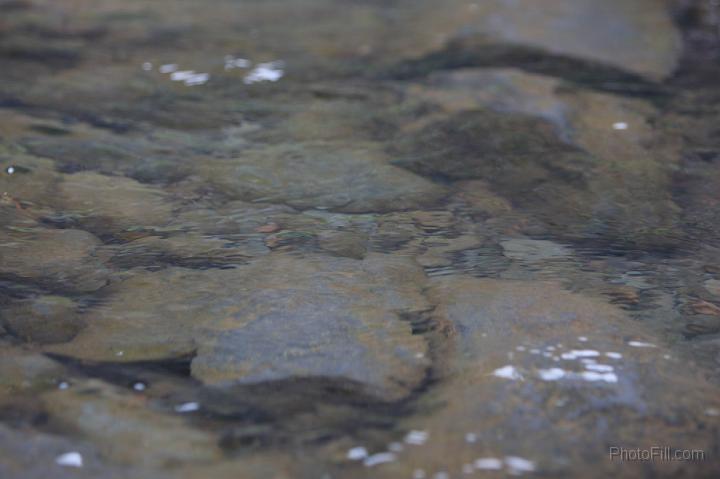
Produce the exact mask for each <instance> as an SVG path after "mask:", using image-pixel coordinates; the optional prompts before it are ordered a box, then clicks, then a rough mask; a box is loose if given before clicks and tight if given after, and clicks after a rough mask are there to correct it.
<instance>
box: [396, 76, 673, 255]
mask: <svg viewBox="0 0 720 479" xmlns="http://www.w3.org/2000/svg"><path fill="white" fill-rule="evenodd" d="M411 91H413V92H414V95H415V98H416V100H415V101H420V102H421V103H424V102H427V103H426V104H427V105H433V107H434V110H433V111H434V112H433V113H432V114H431V115H427V116H426V117H423V118H421V119H420V120H418V121H416V122H414V123H411V124H409V125H408V126H406V127H405V129H404V131H403V132H402V134H401V135H400V136H399V139H398V140H397V141H396V142H395V146H394V151H395V152H396V153H397V156H398V159H397V160H396V163H397V164H399V165H402V166H404V167H407V168H410V169H412V170H413V171H417V172H420V173H423V174H425V175H441V176H445V177H447V178H448V179H451V180H468V179H471V180H483V181H484V182H486V183H487V184H488V185H489V187H490V188H491V190H492V191H493V192H495V193H497V194H499V195H501V196H502V197H504V198H505V199H507V200H508V201H510V202H512V203H513V205H514V206H515V207H516V208H517V209H518V210H520V211H522V212H526V213H530V214H532V215H534V216H535V217H537V218H538V219H541V220H543V221H544V222H545V223H546V225H547V227H548V228H550V230H551V231H552V232H554V233H556V234H559V235H562V236H565V237H567V238H573V239H576V240H578V239H582V240H585V241H600V242H606V243H612V244H614V245H616V246H619V247H639V248H645V249H651V248H657V249H664V248H672V247H673V246H677V244H678V242H679V241H681V239H682V234H681V233H680V232H679V230H678V228H677V227H678V225H679V219H678V214H679V208H678V207H677V205H676V204H675V203H674V202H673V199H672V196H671V194H670V191H671V190H670V187H671V182H672V175H673V171H674V169H675V166H676V165H677V163H678V161H679V157H680V156H679V138H678V137H676V136H674V135H666V134H664V132H663V131H660V130H659V129H657V128H656V127H655V126H654V125H653V119H654V118H655V117H656V116H657V115H658V112H657V111H656V110H655V109H654V108H653V107H652V106H651V105H650V104H648V103H646V102H644V101H641V100H632V99H624V98H618V97H614V96H611V95H607V94H600V93H593V92H588V91H584V90H578V89H568V88H564V87H563V86H562V84H561V83H560V82H558V81H557V80H554V79H551V78H549V77H544V76H540V75H531V74H526V73H520V72H517V71H513V70H461V71H457V72H450V73H443V74H437V75H436V76H434V77H432V78H431V79H430V80H429V81H428V83H427V84H425V85H423V86H421V87H415V88H411ZM461 100H462V101H461ZM461 185H462V187H463V189H465V190H467V187H468V184H467V183H464V184H461Z"/></svg>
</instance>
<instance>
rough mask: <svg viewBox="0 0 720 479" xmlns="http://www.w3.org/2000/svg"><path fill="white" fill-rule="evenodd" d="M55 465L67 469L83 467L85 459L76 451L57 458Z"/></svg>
mask: <svg viewBox="0 0 720 479" xmlns="http://www.w3.org/2000/svg"><path fill="white" fill-rule="evenodd" d="M55 464H57V465H58V466H65V467H83V457H82V454H80V453H79V452H76V451H72V452H66V453H65V454H60V455H59V456H58V457H56V458H55Z"/></svg>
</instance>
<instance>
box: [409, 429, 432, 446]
mask: <svg viewBox="0 0 720 479" xmlns="http://www.w3.org/2000/svg"><path fill="white" fill-rule="evenodd" d="M429 437H430V434H429V433H428V432H427V431H410V432H409V433H407V434H406V435H405V443H407V444H413V445H415V446H422V445H423V444H425V443H426V442H427V440H428V438H429Z"/></svg>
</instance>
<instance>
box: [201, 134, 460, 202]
mask: <svg viewBox="0 0 720 479" xmlns="http://www.w3.org/2000/svg"><path fill="white" fill-rule="evenodd" d="M195 174H196V175H198V176H200V177H201V178H203V179H204V180H205V181H207V182H208V183H209V184H210V185H212V186H214V187H216V188H217V189H219V190H220V191H221V192H223V193H224V194H225V195H227V196H229V197H231V198H235V199H241V200H244V201H254V202H263V203H280V204H285V205H289V206H293V207H296V208H301V209H306V208H316V207H318V208H328V209H331V210H334V211H340V212H345V213H364V212H387V211H396V210H403V209H408V208H413V207H418V206H423V205H428V206H429V205H432V204H434V203H435V202H437V201H438V200H440V199H442V197H443V196H444V195H445V194H446V192H445V190H444V189H443V188H442V187H440V186H437V185H435V184H433V183H431V182H429V181H427V180H425V179H423V178H420V177H418V176H415V175H414V174H412V173H409V172H407V171H403V170H402V169H399V168H396V167H394V166H391V165H389V164H388V163H387V161H386V159H385V158H384V155H382V154H381V153H380V152H379V151H377V148H375V147H367V148H365V147H343V146H340V145H333V144H320V143H317V144H304V145H299V146H294V145H277V146H270V147H267V148H265V149H259V150H251V151H247V152H246V153H245V154H244V155H243V156H241V157H239V158H236V159H233V160H215V161H214V160H208V161H204V162H202V163H200V164H198V165H197V168H196V170H195Z"/></svg>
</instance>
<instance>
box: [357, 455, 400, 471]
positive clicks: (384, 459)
mask: <svg viewBox="0 0 720 479" xmlns="http://www.w3.org/2000/svg"><path fill="white" fill-rule="evenodd" d="M395 459H397V456H396V455H395V454H393V453H392V452H379V453H377V454H373V455H372V456H369V457H367V458H365V460H364V461H363V464H364V465H365V467H374V466H377V465H380V464H385V463H388V462H393V461H394V460H395Z"/></svg>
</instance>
